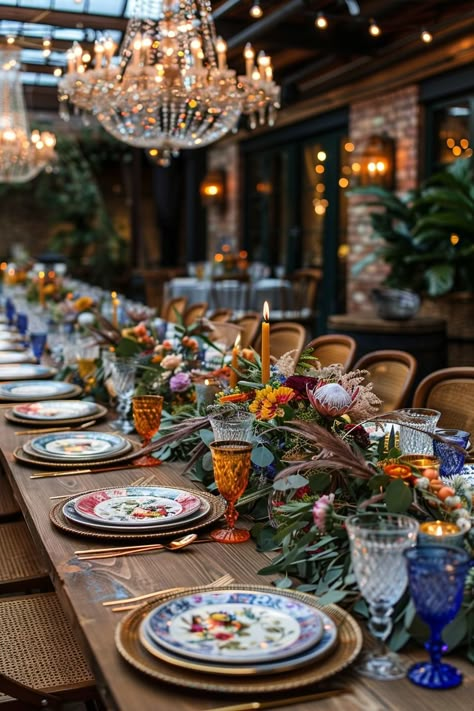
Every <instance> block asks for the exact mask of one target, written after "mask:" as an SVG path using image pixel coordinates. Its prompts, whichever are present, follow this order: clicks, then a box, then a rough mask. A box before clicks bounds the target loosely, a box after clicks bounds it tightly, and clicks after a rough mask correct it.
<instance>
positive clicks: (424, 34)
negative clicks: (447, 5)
mask: <svg viewBox="0 0 474 711" xmlns="http://www.w3.org/2000/svg"><path fill="white" fill-rule="evenodd" d="M420 37H421V40H422V42H425V43H426V44H429V43H430V42H431V41H432V40H433V35H432V34H431V32H428V30H422V31H421V35H420Z"/></svg>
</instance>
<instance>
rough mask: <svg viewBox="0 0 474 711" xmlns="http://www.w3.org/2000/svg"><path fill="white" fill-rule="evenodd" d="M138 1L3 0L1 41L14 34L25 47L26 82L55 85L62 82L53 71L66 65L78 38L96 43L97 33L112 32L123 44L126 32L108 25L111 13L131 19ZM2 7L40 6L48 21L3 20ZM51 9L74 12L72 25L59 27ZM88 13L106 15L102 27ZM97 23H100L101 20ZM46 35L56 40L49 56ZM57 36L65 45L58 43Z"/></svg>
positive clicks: (115, 39)
mask: <svg viewBox="0 0 474 711" xmlns="http://www.w3.org/2000/svg"><path fill="white" fill-rule="evenodd" d="M138 1H139V0H2V2H0V41H2V38H6V37H8V36H13V37H15V44H16V45H17V46H20V47H21V62H22V64H23V65H28V67H27V69H26V70H25V71H23V72H22V82H23V84H28V85H37V86H54V85H55V84H57V82H58V77H56V76H54V75H53V71H54V69H57V68H58V67H59V68H61V69H62V68H63V67H65V65H66V49H67V47H68V46H70V45H71V44H72V43H73V42H74V41H76V42H82V43H83V42H89V43H93V42H94V40H95V39H96V37H99V36H103V35H104V34H106V35H108V36H110V37H111V38H112V39H113V41H114V42H115V43H116V44H118V45H120V43H121V40H122V34H123V33H122V32H121V31H119V30H111V29H108V28H107V17H118V18H120V17H122V18H124V19H128V18H129V17H131V16H132V15H133V14H134V10H135V9H136V7H137V2H138ZM2 7H10V8H15V7H16V8H25V9H33V10H38V14H43V13H44V18H41V19H42V20H43V19H44V24H37V23H34V22H20V21H16V20H3V19H1V18H2ZM48 12H53V13H54V12H61V13H71V27H57V26H56V25H54V24H48V20H50V21H51V20H53V22H54V15H53V16H48ZM72 13H74V14H72ZM78 14H80V15H81V16H82V17H81V23H82V24H83V25H84V28H77V27H75V25H76V22H78V20H76V18H75V16H74V15H78ZM87 15H90V16H99V17H100V16H103V17H104V23H103V27H101V29H100V30H96V29H91V28H90V27H88V26H87ZM84 16H85V17H84ZM38 19H40V18H38ZM94 24H95V25H97V21H96V22H95V23H94ZM43 39H50V40H52V51H51V54H50V55H49V56H47V57H45V56H44V55H43V51H42V49H41V41H42V40H43ZM55 40H56V41H57V42H58V43H59V44H60V45H61V46H59V47H55ZM34 65H38V66H41V67H42V71H41V72H39V71H38V72H35V71H34ZM49 68H50V69H49Z"/></svg>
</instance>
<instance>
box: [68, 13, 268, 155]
mask: <svg viewBox="0 0 474 711" xmlns="http://www.w3.org/2000/svg"><path fill="white" fill-rule="evenodd" d="M114 50H115V47H114V46H113V43H111V42H110V40H107V39H104V40H103V41H102V43H99V44H98V43H96V46H95V60H94V68H93V69H87V64H86V62H84V60H83V56H84V55H83V53H82V49H81V48H80V46H79V45H76V46H75V47H73V48H72V49H71V50H70V52H69V53H68V72H67V74H66V75H65V76H64V77H63V79H61V81H60V83H59V101H60V105H62V107H63V110H62V112H61V113H62V115H64V114H65V110H64V109H65V105H67V103H68V102H71V103H72V104H74V105H75V106H76V107H77V108H79V109H81V110H85V111H89V112H92V113H93V114H94V115H95V116H96V117H97V119H98V120H99V122H100V123H101V124H102V126H103V127H104V128H105V129H106V131H108V132H109V133H111V134H112V135H113V136H114V137H115V138H117V139H118V140H120V141H123V142H125V143H128V144H129V145H132V146H136V147H139V148H145V149H148V150H150V149H154V150H158V151H159V154H160V158H161V159H162V160H163V162H164V163H166V162H167V161H168V160H169V157H170V156H171V155H176V154H177V153H178V152H179V151H180V150H181V149H183V148H188V149H189V148H199V147H203V146H206V145H209V144H210V143H213V142H215V141H217V140H218V139H220V138H221V137H222V136H224V135H225V134H226V133H228V132H229V131H232V130H234V129H236V127H237V124H238V121H239V118H240V115H241V114H242V113H243V114H246V115H248V116H249V122H250V125H251V127H255V126H256V125H257V123H260V124H264V123H266V122H268V123H269V124H270V125H273V123H274V121H275V116H276V110H277V109H278V108H279V101H280V89H279V87H278V86H277V85H276V84H275V82H274V81H273V76H272V67H271V60H270V57H267V56H266V55H264V54H263V53H260V54H259V55H258V57H257V64H256V65H255V61H254V60H255V53H254V51H253V49H252V47H251V46H250V45H247V46H246V48H245V67H246V72H245V75H243V76H239V77H237V75H236V72H235V71H234V70H233V69H229V68H228V66H227V58H226V53H227V46H226V43H225V42H224V40H223V39H222V38H220V37H217V36H216V30H215V26H214V21H213V18H212V8H211V3H210V0H136V5H135V9H134V13H133V17H132V19H131V20H130V22H129V23H128V26H127V31H126V33H125V37H124V39H123V42H122V46H121V49H120V57H119V58H118V62H117V60H116V58H115V57H113V54H114Z"/></svg>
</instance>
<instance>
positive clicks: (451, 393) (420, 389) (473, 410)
mask: <svg viewBox="0 0 474 711" xmlns="http://www.w3.org/2000/svg"><path fill="white" fill-rule="evenodd" d="M413 407H429V408H432V409H434V410H439V411H440V412H441V417H440V419H439V423H438V425H439V426H440V427H445V428H446V427H448V428H455V429H462V430H466V431H468V432H471V433H472V434H474V367H470V366H459V367H453V368H443V369H442V370H435V371H434V372H433V373H431V374H430V375H427V376H426V378H424V379H423V380H422V381H421V383H419V385H418V386H417V388H416V390H415V394H414V396H413Z"/></svg>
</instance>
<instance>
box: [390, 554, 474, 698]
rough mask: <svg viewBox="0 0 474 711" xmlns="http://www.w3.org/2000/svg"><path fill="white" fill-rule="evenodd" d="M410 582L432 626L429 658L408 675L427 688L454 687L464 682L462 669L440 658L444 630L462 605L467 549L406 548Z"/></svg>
mask: <svg viewBox="0 0 474 711" xmlns="http://www.w3.org/2000/svg"><path fill="white" fill-rule="evenodd" d="M404 556H405V558H406V562H407V568H408V583H409V587H410V593H411V597H412V599H413V602H414V604H415V607H416V611H417V612H418V615H419V616H420V618H421V619H422V620H423V622H426V623H427V624H428V625H429V627H430V633H431V636H430V640H429V641H428V642H427V643H426V645H425V648H426V649H427V650H428V652H429V653H430V662H418V663H417V664H414V665H413V666H412V667H410V669H409V670H408V678H409V680H410V681H411V682H413V683H414V684H417V685H418V686H424V687H426V688H428V689H451V688H452V687H454V686H459V684H461V682H462V674H461V672H460V671H459V670H458V669H456V667H453V666H452V665H451V664H444V663H442V662H441V654H442V652H443V646H444V645H443V640H442V637H441V631H442V629H443V627H445V625H447V624H448V622H451V620H453V619H454V618H455V617H456V614H457V612H458V610H459V608H460V607H461V603H462V599H463V592H464V581H465V578H466V575H467V571H468V569H469V566H470V558H469V555H468V553H466V551H465V550H463V549H461V548H451V547H449V546H425V547H420V546H417V547H415V548H410V549H408V550H406V551H404Z"/></svg>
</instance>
